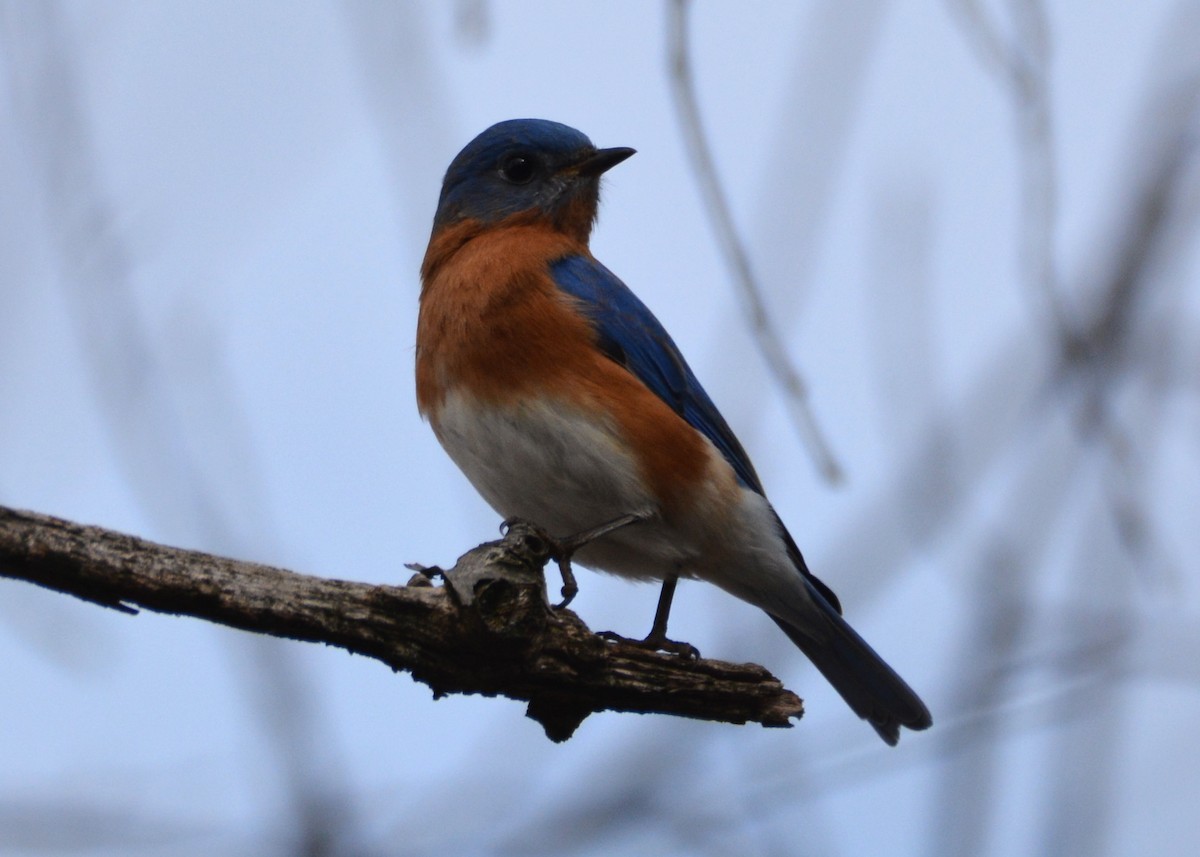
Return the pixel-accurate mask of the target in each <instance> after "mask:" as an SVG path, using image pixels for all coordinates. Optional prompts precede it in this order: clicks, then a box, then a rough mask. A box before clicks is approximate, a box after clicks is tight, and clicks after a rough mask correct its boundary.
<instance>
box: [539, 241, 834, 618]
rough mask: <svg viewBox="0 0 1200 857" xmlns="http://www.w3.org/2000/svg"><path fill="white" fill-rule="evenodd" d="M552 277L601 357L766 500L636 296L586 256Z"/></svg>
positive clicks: (828, 594)
mask: <svg viewBox="0 0 1200 857" xmlns="http://www.w3.org/2000/svg"><path fill="white" fill-rule="evenodd" d="M550 273H551V276H553V278H554V282H555V284H556V285H557V286H558V287H559V288H560V289H562V290H563V291H564V292H566V293H567V294H569V295H572V296H573V297H575V298H576V299H578V300H579V301H581V302H582V303H583V307H584V311H585V312H586V313H587V314H588V315H589V316H590V317H591V319H592V323H593V324H594V325H595V327H596V334H597V336H598V337H599V342H600V347H601V348H602V349H603V350H604V353H605V354H607V355H608V356H609V358H611V359H612V360H614V361H616V362H617V363H619V364H620V365H622V366H624V367H625V368H626V369H628V370H629V371H630V372H631V373H633V374H634V375H635V376H636V377H637V378H638V379H639V380H640V381H641V382H642V383H643V384H645V385H646V386H647V387H649V388H650V390H651V391H652V392H653V393H654V395H656V396H658V397H659V398H660V399H662V400H663V401H664V402H666V403H667V404H668V405H670V406H671V407H672V408H673V409H674V410H675V412H676V413H677V414H679V415H680V416H681V417H683V418H684V419H685V420H687V422H688V424H689V425H690V426H692V428H694V429H696V430H697V431H698V432H700V433H701V434H703V435H704V436H705V437H707V438H708V439H709V440H711V441H712V442H713V444H714V445H715V446H716V447H717V449H718V450H720V452H721V454H722V455H723V456H725V460H726V461H728V462H729V464H730V466H732V467H733V470H734V473H736V474H737V477H738V481H739V482H741V483H742V484H743V485H744V486H746V487H747V488H749V489H750V490H752V491H756V492H757V493H759V494H763V496H766V495H765V493H764V492H763V487H762V482H760V481H759V479H758V474H757V473H755V472H754V465H752V464H751V463H750V456H748V455H746V450H744V449H742V445H741V444H740V443H739V442H738V439H737V438H736V437H735V436H734V434H733V429H731V428H730V427H729V424H728V423H726V422H725V418H724V417H722V416H721V412H720V411H718V410H717V406H716V405H714V404H713V402H712V399H710V398H709V397H708V393H706V392H704V388H703V387H701V386H700V382H699V381H697V380H696V376H695V375H693V374H692V370H691V368H690V367H689V366H688V365H687V361H685V360H684V359H683V355H682V354H680V353H679V349H678V348H677V347H675V343H674V342H673V341H672V340H671V337H670V335H669V334H668V333H667V331H666V330H665V329H663V326H662V324H661V323H660V322H659V320H658V319H657V318H655V317H654V313H652V312H650V310H649V309H648V308H647V307H646V305H645V304H644V303H642V302H641V301H640V300H638V297H637V295H635V294H634V293H633V292H632V291H630V290H629V287H628V286H626V285H625V284H624V283H622V282H621V281H620V280H619V279H618V278H617V275H616V274H614V273H613V272H612V271H610V270H608V268H606V267H604V266H603V265H601V264H600V263H599V262H597V261H596V260H595V259H592V258H588V257H585V256H578V255H575V256H566V257H564V258H562V259H559V260H558V261H557V262H555V263H553V264H552V265H551V266H550ZM775 520H776V521H778V522H779V532H780V534H781V535H782V536H783V540H784V542H785V544H786V545H787V550H788V554H789V555H790V556H791V558H792V562H794V563H795V564H796V568H798V569H799V570H800V573H801V574H803V575H804V577H805V578H806V579H807V580H808V581H809V582H810V583H811V584H812V585H813V586H814V587H815V588H816V590H817V591H818V592H819V593H820V594H821V596H822V597H823V598H824V599H825V601H827V602H828V603H829V605H830V606H831V607H832V608H833V609H834V610H835V611H836V612H838V613H839V614H840V613H841V612H842V605H841V603H840V602H839V601H838V597H837V596H836V595H834V593H833V590H831V589H830V588H829V587H828V586H826V585H825V584H824V583H822V582H821V581H820V580H819V579H818V578H817V577H816V575H814V574H813V573H812V572H811V571H809V570H808V565H807V564H806V563H805V562H804V557H803V555H801V553H800V548H798V547H797V546H796V543H795V541H793V540H792V537H791V535H790V534H789V533H788V531H787V528H786V527H785V526H784V525H783V521H780V520H779V516H778V515H776V516H775Z"/></svg>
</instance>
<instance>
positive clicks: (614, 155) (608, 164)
mask: <svg viewBox="0 0 1200 857" xmlns="http://www.w3.org/2000/svg"><path fill="white" fill-rule="evenodd" d="M635 152H637V149H630V148H626V147H624V146H618V147H616V148H614V149H597V150H596V151H594V152H592V153H591V154H590V155H588V156H587V157H586V158H584V159H583V160H582V161H580V162H579V163H577V164H576V165H575V172H576V173H577V174H578V175H581V176H598V175H600V174H601V173H603V172H607V171H608V170H611V169H612V168H613V167H615V166H616V165H617V164H619V163H621V161H623V160H625V159H626V158H628V157H629V156H631V155H633V154H634V153H635Z"/></svg>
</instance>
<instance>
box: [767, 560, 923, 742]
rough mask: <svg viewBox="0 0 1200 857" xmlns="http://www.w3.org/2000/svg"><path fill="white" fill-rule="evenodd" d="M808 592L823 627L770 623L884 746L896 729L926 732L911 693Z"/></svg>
mask: <svg viewBox="0 0 1200 857" xmlns="http://www.w3.org/2000/svg"><path fill="white" fill-rule="evenodd" d="M805 582H806V583H807V581H805ZM808 589H809V595H810V596H812V602H813V604H814V606H815V608H816V610H817V611H819V612H820V613H821V614H823V615H822V617H821V619H822V620H823V621H820V622H819V624H820V625H823V626H824V627H822V628H819V629H818V628H813V627H812V625H813V624H814V623H813V622H812V621H811V620H808V617H806V621H805V623H804V624H805V625H806V626H809V630H804V629H803V628H801V627H800V626H799V625H793V624H791V623H789V622H788V621H787V620H785V619H780V618H779V617H778V616H774V615H772V616H771V618H772V619H774V620H775V622H776V624H777V625H779V627H780V628H782V629H783V632H784V633H785V634H787V635H788V637H790V638H791V640H792V642H793V643H795V644H796V645H797V646H799V647H800V650H801V651H802V652H804V654H805V655H806V656H807V657H808V659H809V660H810V661H812V662H813V664H814V665H815V666H816V668H817V669H818V670H820V671H821V674H822V675H823V676H825V678H826V679H827V680H828V681H829V683H830V684H832V685H833V688H834V690H836V691H837V692H838V693H839V694H841V696H842V699H844V700H846V703H847V704H848V705H849V706H850V707H851V708H852V709H853V710H854V713H855V714H857V715H858V716H859V717H861V718H862V719H863V720H866V721H867V722H868V723H870V724H871V725H872V726H873V727H875V731H876V732H878V733H879V737H881V738H882V739H883V740H884V741H886V742H887V743H888V744H890V745H891V746H893V747H894V746H896V743H897V742H898V741H899V740H900V727H901V726H906V727H908V728H909V729H928V728H929V727H930V726H931V725H932V724H933V718H932V717H930V715H929V709H928V708H926V707H925V703H924V702H922V701H921V698H920V697H919V696H917V694H916V692H915V691H913V689H912V688H911V687H909V686H908V685H907V684H906V683H905V681H904V679H902V678H900V676H898V675H896V671H895V670H893V669H892V668H891V667H890V666H888V665H887V663H886V662H885V661H884V660H883V658H881V657H879V655H878V654H876V652H875V650H874V649H872V648H871V647H870V646H869V645H868V644H867V641H866V640H864V639H863V638H862V637H860V636H859V635H858V633H857V632H856V631H855V630H854V629H853V628H851V627H850V625H849V623H847V622H846V620H845V619H843V618H842V617H841V615H840V614H839V613H838V612H837V611H836V610H834V609H833V607H831V606H830V605H829V603H828V602H827V601H826V600H825V598H823V597H822V596H821V594H820V593H819V592H817V591H816V590H815V589H814V588H812V587H811V585H810V586H809V587H808Z"/></svg>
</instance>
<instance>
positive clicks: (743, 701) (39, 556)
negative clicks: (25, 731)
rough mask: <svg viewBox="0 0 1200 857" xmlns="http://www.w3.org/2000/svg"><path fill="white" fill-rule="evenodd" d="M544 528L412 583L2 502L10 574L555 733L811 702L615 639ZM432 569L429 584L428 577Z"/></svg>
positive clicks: (705, 663)
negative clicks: (366, 669) (366, 664)
mask: <svg viewBox="0 0 1200 857" xmlns="http://www.w3.org/2000/svg"><path fill="white" fill-rule="evenodd" d="M549 553H550V547H549V543H548V542H547V540H545V539H544V538H542V537H541V535H540V534H539V532H538V531H537V530H536V528H534V527H532V526H529V525H524V524H516V525H514V526H513V527H512V528H511V529H510V530H509V531H508V533H507V534H506V536H505V537H504V539H502V540H500V541H496V542H488V543H486V544H483V545H480V546H479V547H477V548H475V549H473V550H471V551H468V552H467V553H466V554H464V555H463V556H462V557H460V558H459V560H458V563H457V564H456V565H455V566H454V568H453V569H451V570H449V571H446V572H442V574H444V575H445V576H446V579H447V582H448V584H449V585H448V586H446V587H434V586H432V585H430V584H428V580H427V578H425V577H420V578H416V579H414V581H413V582H410V584H409V585H408V586H377V585H371V584H366V583H355V582H352V581H346V580H332V579H327V578H320V577H312V576H309V575H303V574H296V573H295V572H291V571H285V570H283V569H279V568H271V567H269V566H264V565H258V564H256V563H249V562H239V561H237V560H232V559H224V558H221V557H216V556H212V555H210V554H204V553H199V552H197V551H187V550H181V549H179V548H172V547H165V546H163V545H158V544H154V543H152V542H148V541H144V540H142V539H138V538H135V537H133V536H128V535H124V534H122V533H117V532H113V531H111V530H105V529H101V528H99V527H90V526H83V525H80V524H75V523H72V522H70V521H64V520H61V519H58V518H52V517H49V516H47V515H39V514H36V513H33V512H23V511H17V510H14V509H8V508H5V507H3V506H0V576H5V577H12V578H16V579H19V580H26V581H29V582H31V583H36V584H38V585H40V586H45V587H47V588H49V589H54V590H57V591H60V592H65V593H68V594H70V595H75V596H77V597H79V598H83V599H85V600H87V601H92V602H95V603H97V604H102V605H105V606H108V607H114V608H117V609H120V610H123V611H125V612H136V611H134V610H133V609H132V607H131V606H130V605H136V606H137V607H142V608H145V609H148V610H154V611H157V612H160V613H173V614H180V615H186V616H194V617H197V618H200V619H206V620H208V621H211V622H216V623H219V624H222V625H228V626H230V627H232V628H239V629H241V630H244V631H255V632H258V633H262V634H269V635H271V636H275V637H286V638H290V639H295V640H304V641H307V642H321V643H327V644H329V645H334V646H339V647H341V648H344V649H347V650H349V651H351V652H355V653H357V654H361V655H367V656H368V657H372V658H375V659H376V660H380V661H382V662H383V663H385V664H387V665H388V666H390V667H391V668H392V669H394V670H398V671H399V670H403V671H405V672H409V673H411V674H412V676H413V678H415V679H417V680H418V681H421V682H424V683H425V684H427V685H429V686H430V687H431V688H432V689H433V692H434V697H435V698H437V697H441V696H444V695H446V694H449V693H481V694H484V695H485V696H507V697H510V698H512V699H519V700H523V701H526V702H528V703H529V705H528V708H527V711H526V714H527V715H528V716H529V717H531V718H533V719H534V720H536V721H538V722H539V723H541V724H542V726H543V728H544V729H545V730H546V734H547V736H548V737H550V738H551V739H552V740H555V741H564V740H566V739H567V738H569V737H570V736H571V734H572V733H573V732H574V731H575V729H576V728H577V727H578V726H579V724H580V723H582V722H583V720H584V718H586V717H587V716H588V715H589V714H591V713H592V712H595V711H632V712H640V713H646V714H651V713H653V714H675V715H678V716H681V717H692V718H696V719H700V720H711V721H716V722H721V723H747V722H755V723H761V724H762V725H763V726H790V725H791V723H790V720H791V718H793V717H799V716H801V715H802V714H803V703H802V702H801V701H800V699H799V698H798V697H797V696H796V695H795V694H793V693H792V692H791V691H789V690H786V689H785V688H784V687H783V686H782V684H781V683H780V682H779V680H778V679H776V678H775V677H774V676H772V675H771V674H770V673H768V672H767V671H766V670H764V669H763V668H762V667H759V666H757V665H754V664H731V663H726V662H724V661H714V660H700V659H697V660H688V659H685V658H679V657H675V656H671V655H664V654H661V653H656V652H649V651H646V650H645V649H641V648H638V647H637V646H633V645H627V644H622V643H616V644H613V643H609V642H607V641H605V640H603V639H602V638H600V637H599V636H597V635H595V634H593V633H592V632H591V631H590V630H588V628H587V626H586V625H584V623H583V621H582V620H580V619H579V617H578V616H576V615H575V614H574V613H572V612H570V611H568V610H551V609H550V607H549V606H548V605H547V603H546V592H545V580H544V578H543V577H542V573H541V569H542V567H543V566H544V565H545V563H546V561H547V559H548V558H549ZM421 584H425V585H421Z"/></svg>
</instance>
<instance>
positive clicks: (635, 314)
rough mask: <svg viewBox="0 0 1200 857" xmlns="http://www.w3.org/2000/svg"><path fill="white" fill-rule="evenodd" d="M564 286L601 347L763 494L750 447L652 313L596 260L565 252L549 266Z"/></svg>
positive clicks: (740, 477)
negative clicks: (579, 305)
mask: <svg viewBox="0 0 1200 857" xmlns="http://www.w3.org/2000/svg"><path fill="white" fill-rule="evenodd" d="M550 272H551V275H552V276H553V277H554V282H555V283H556V284H557V285H558V287H559V288H560V289H562V290H563V291H564V292H567V293H568V294H570V295H572V296H573V297H575V298H577V299H579V300H580V301H582V302H583V305H584V311H585V312H586V313H587V314H588V315H589V316H590V317H591V319H592V322H593V324H595V326H596V333H597V335H598V336H599V342H600V347H601V348H602V349H603V350H604V353H605V354H607V355H608V356H609V358H611V359H612V360H614V361H615V362H617V363H619V364H620V365H622V366H624V367H625V368H626V369H628V370H629V371H630V372H631V373H632V374H633V375H635V376H637V378H638V379H639V380H640V381H641V382H642V383H643V384H645V385H646V386H647V387H649V388H650V390H651V391H652V392H653V393H654V394H655V395H656V396H658V397H659V398H660V399H662V400H663V401H664V402H666V403H667V404H668V405H670V406H671V408H673V409H674V410H675V412H676V413H677V414H679V415H680V416H681V417H683V418H684V419H685V420H687V422H688V424H689V425H690V426H692V428H694V429H696V430H697V431H698V432H700V433H701V434H703V435H704V436H705V437H707V438H708V439H709V440H711V441H712V442H713V444H714V445H715V446H716V447H717V449H718V450H720V452H721V454H722V455H723V456H725V460H726V461H728V462H729V464H730V466H732V467H733V470H734V472H735V473H736V474H737V477H738V480H739V481H740V482H741V483H742V484H743V485H745V486H746V487H747V488H750V489H751V490H753V491H756V492H758V493H759V494H762V493H763V487H762V483H761V482H760V481H759V479H758V474H756V473H755V472H754V465H752V464H751V463H750V457H749V456H748V455H746V450H744V449H742V445H741V444H740V443H739V442H738V439H737V438H736V437H735V436H734V434H733V430H732V429H730V428H729V424H728V423H726V422H725V418H724V417H722V416H721V413H720V411H718V410H717V406H716V405H714V404H713V402H712V399H710V398H709V397H708V393H706V392H704V388H703V387H701V386H700V382H699V381H697V380H696V376H695V375H693V374H692V370H691V368H689V367H688V365H687V362H686V361H685V360H684V359H683V355H682V354H680V353H679V349H678V348H676V347H675V343H674V342H673V341H672V340H671V337H670V335H668V333H667V331H666V330H664V329H663V326H662V324H660V323H659V320H658V319H657V318H655V317H654V313H652V312H650V310H649V309H647V307H646V305H645V304H644V303H642V302H641V301H640V300H639V299H638V297H637V295H635V294H634V293H633V292H632V291H630V290H629V287H628V286H626V285H625V284H624V283H622V282H621V281H620V280H619V279H618V278H617V276H616V275H615V274H613V272H612V271H610V270H608V268H605V267H604V266H603V265H601V264H600V263H599V262H597V261H596V260H595V259H591V258H587V257H585V256H577V255H576V256H567V257H565V258H563V259H559V260H558V261H557V262H555V263H554V264H553V265H551V266H550Z"/></svg>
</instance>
